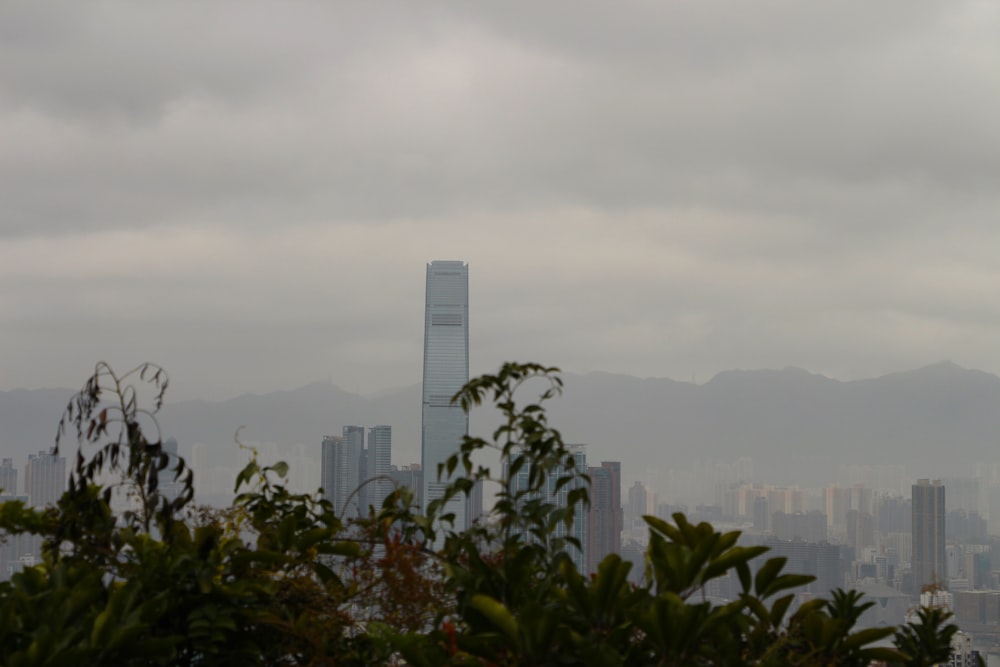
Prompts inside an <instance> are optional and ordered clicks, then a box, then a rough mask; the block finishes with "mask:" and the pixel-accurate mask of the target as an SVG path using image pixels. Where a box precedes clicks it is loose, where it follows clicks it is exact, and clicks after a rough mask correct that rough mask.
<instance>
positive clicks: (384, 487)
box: [364, 425, 393, 510]
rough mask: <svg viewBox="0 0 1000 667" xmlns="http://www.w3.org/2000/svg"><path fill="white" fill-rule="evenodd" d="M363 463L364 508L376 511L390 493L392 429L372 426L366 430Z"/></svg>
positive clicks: (391, 486) (383, 426)
mask: <svg viewBox="0 0 1000 667" xmlns="http://www.w3.org/2000/svg"><path fill="white" fill-rule="evenodd" d="M365 463H366V466H367V468H368V470H367V472H366V473H365V480H370V481H368V482H367V483H366V484H365V505H364V506H365V507H366V508H367V507H368V506H373V507H374V508H375V509H376V510H378V509H379V508H380V507H382V502H383V501H384V500H385V499H386V496H388V495H389V494H390V493H392V488H393V485H392V481H391V480H390V479H388V478H389V473H390V472H392V427H391V426H385V425H380V426H372V427H371V428H369V429H368V450H367V451H366V452H365Z"/></svg>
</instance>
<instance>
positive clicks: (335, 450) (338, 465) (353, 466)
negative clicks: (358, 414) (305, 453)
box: [320, 426, 365, 519]
mask: <svg viewBox="0 0 1000 667" xmlns="http://www.w3.org/2000/svg"><path fill="white" fill-rule="evenodd" d="M364 443H365V429H364V427H362V426H345V427H344V434H343V435H342V436H335V435H328V436H324V438H323V449H322V470H321V471H320V484H321V486H322V488H323V497H324V498H326V499H327V500H329V501H330V502H331V503H332V504H333V509H334V512H336V514H337V516H339V517H340V518H341V519H354V518H357V517H358V515H359V514H360V507H361V499H360V498H359V493H360V492H359V490H358V485H359V484H360V483H361V465H362V463H361V455H362V452H363V451H364Z"/></svg>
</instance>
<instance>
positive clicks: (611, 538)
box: [587, 461, 623, 572]
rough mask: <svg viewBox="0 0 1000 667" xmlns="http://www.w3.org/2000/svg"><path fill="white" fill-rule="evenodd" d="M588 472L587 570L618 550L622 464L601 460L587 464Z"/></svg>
mask: <svg viewBox="0 0 1000 667" xmlns="http://www.w3.org/2000/svg"><path fill="white" fill-rule="evenodd" d="M587 474H588V475H589V476H590V512H589V516H588V521H587V572H597V566H598V565H600V563H601V561H602V560H604V557H605V556H607V555H608V554H618V553H621V550H622V523H623V517H622V464H621V463H620V462H618V461H602V462H601V467H600V468H598V467H596V466H595V467H590V468H587Z"/></svg>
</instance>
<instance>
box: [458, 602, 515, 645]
mask: <svg viewBox="0 0 1000 667" xmlns="http://www.w3.org/2000/svg"><path fill="white" fill-rule="evenodd" d="M469 606H470V607H472V608H473V609H475V610H476V611H478V612H479V613H481V614H482V615H483V616H485V617H486V618H487V619H489V621H490V622H491V623H493V625H494V626H495V627H496V628H497V629H498V630H500V631H501V632H503V633H504V634H505V635H507V637H508V638H509V639H510V640H511V641H512V642H514V643H515V644H516V643H517V642H518V631H517V619H516V618H514V615H513V614H511V613H510V611H509V610H508V609H507V607H505V606H504V605H503V604H501V603H500V602H498V601H497V600H494V599H493V598H491V597H489V596H488V595H481V594H477V595H473V596H472V599H470V600H469Z"/></svg>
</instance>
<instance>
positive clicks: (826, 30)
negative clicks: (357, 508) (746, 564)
mask: <svg viewBox="0 0 1000 667" xmlns="http://www.w3.org/2000/svg"><path fill="white" fill-rule="evenodd" d="M434 259H461V260H465V261H467V262H468V263H469V266H470V291H471V308H470V310H471V316H470V318H471V322H472V327H471V357H472V370H473V372H474V373H475V372H480V371H486V370H490V369H492V368H494V367H495V366H496V365H497V364H499V363H500V362H501V361H502V360H505V359H518V360H537V361H542V362H545V363H549V364H554V365H559V366H561V367H563V368H564V369H565V370H569V371H576V372H586V371H592V370H605V371H612V372H624V373H630V374H634V375H639V376H644V377H647V376H654V377H672V378H675V379H680V380H690V379H692V378H694V379H696V380H697V381H699V382H704V381H706V380H708V379H709V378H710V377H711V376H712V375H713V374H714V373H716V372H718V371H720V370H723V369H728V368H760V367H784V366H789V365H792V366H801V367H803V368H806V369H808V370H811V371H814V372H819V373H824V374H827V375H830V376H832V377H836V378H840V379H851V378H857V377H870V376H874V375H879V374H882V373H885V372H890V371H896V370H904V369H910V368H915V367H918V366H922V365H926V364H929V363H933V362H937V361H940V360H944V359H950V360H953V361H955V362H957V363H959V364H962V365H965V366H971V367H977V368H981V369H983V370H987V371H990V372H1000V3H997V2H994V1H992V0H987V1H978V2H977V1H962V0H950V1H949V2H940V1H934V2H917V1H914V0H898V1H884V2H871V1H870V0H863V1H862V0H838V1H837V2H823V3H813V2H801V1H800V0H787V1H777V0H774V1H767V0H764V1H761V2H753V3H750V2H745V0H731V1H729V2H710V1H698V2H694V1H684V2H681V1H676V2H667V1H663V2H650V1H638V0H636V1H623V0H619V1H617V2H593V3H587V2H580V1H579V0H572V1H568V0H567V1H566V2H555V1H552V2H530V3H527V2H526V3H514V2H506V1H505V2H500V1H493V2H470V1H469V0H460V1H456V2H454V3H433V2H399V3H390V2H309V3H305V2H302V3H292V2H248V1H245V0H240V1H239V2H200V1H199V2H170V3H155V4H154V3H135V2H120V3H119V2H75V3H56V2H28V1H24V2H4V3H3V4H2V5H0V389H11V388H14V387H52V386H70V387H76V386H79V385H80V384H82V382H83V380H84V379H85V377H86V375H87V373H88V372H89V370H90V369H91V368H92V366H93V363H94V362H95V361H97V360H99V359H105V360H108V361H110V362H112V364H113V365H115V366H117V367H120V368H125V367H127V366H129V365H132V364H135V363H138V362H140V361H143V360H147V359H148V360H152V361H156V362H159V363H161V364H162V365H164V366H165V367H166V368H167V369H168V371H169V372H170V374H171V384H172V386H173V387H174V391H173V393H172V396H173V398H174V399H175V400H176V399H180V398H193V397H203V398H211V399H217V398H226V397H230V396H234V395H236V394H239V393H243V392H247V391H252V392H262V391H268V390H273V389H287V388H293V387H297V386H300V385H303V384H306V383H308V382H311V381H314V380H333V381H334V382H335V383H337V384H339V385H340V386H341V387H343V388H345V389H348V390H352V391H359V392H371V391H374V390H378V389H380V388H390V387H396V386H402V385H409V384H414V383H417V382H419V380H420V372H421V354H422V345H423V340H422V339H423V291H424V276H425V265H426V263H427V262H429V261H431V260H434Z"/></svg>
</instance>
